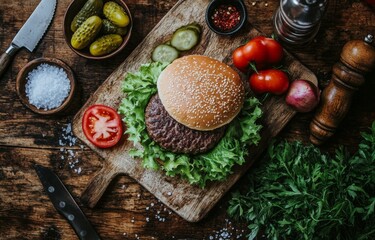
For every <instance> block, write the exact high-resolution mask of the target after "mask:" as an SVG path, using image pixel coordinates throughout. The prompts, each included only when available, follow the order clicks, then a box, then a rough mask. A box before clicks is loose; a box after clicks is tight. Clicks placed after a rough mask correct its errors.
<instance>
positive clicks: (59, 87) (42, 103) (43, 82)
mask: <svg viewBox="0 0 375 240" xmlns="http://www.w3.org/2000/svg"><path fill="white" fill-rule="evenodd" d="M25 91H26V96H27V97H28V99H29V102H30V103H31V104H32V105H34V106H35V107H36V108H38V109H44V110H50V109H53V108H57V107H59V106H60V105H61V104H62V103H63V101H64V100H65V98H66V97H67V96H68V95H69V92H70V81H69V79H68V76H67V74H66V72H65V70H64V69H62V68H59V67H57V66H52V65H49V64H46V63H43V64H40V65H39V66H38V67H37V68H36V69H34V70H32V71H31V72H29V74H28V76H27V83H26V87H25Z"/></svg>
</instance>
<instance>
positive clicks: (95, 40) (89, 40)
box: [63, 0, 133, 60]
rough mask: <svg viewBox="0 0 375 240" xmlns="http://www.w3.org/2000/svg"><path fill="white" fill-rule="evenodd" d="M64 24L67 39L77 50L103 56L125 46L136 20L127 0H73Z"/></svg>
mask: <svg viewBox="0 0 375 240" xmlns="http://www.w3.org/2000/svg"><path fill="white" fill-rule="evenodd" d="M63 28H64V36H65V41H66V43H67V44H68V46H69V47H70V48H71V49H72V50H73V51H74V52H75V53H76V54H78V55H79V56H82V57H84V58H88V59H94V60H101V59H107V58H110V57H113V56H114V55H116V54H117V53H119V52H120V51H121V50H123V49H124V48H125V46H126V44H127V43H128V41H129V39H130V36H131V32H132V28H133V21H132V17H131V14H130V11H129V8H128V6H127V5H126V4H125V2H124V1H123V0H73V1H72V2H71V3H70V5H69V7H68V9H67V10H66V12H65V16H64V25H63Z"/></svg>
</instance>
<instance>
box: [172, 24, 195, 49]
mask: <svg viewBox="0 0 375 240" xmlns="http://www.w3.org/2000/svg"><path fill="white" fill-rule="evenodd" d="M198 41H199V34H198V33H197V32H196V31H195V30H192V29H189V28H186V29H179V30H177V31H176V32H174V33H173V36H172V40H171V45H172V46H173V47H175V48H176V49H177V50H179V51H186V50H190V49H192V48H193V47H194V46H195V45H197V43H198Z"/></svg>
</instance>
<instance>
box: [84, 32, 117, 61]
mask: <svg viewBox="0 0 375 240" xmlns="http://www.w3.org/2000/svg"><path fill="white" fill-rule="evenodd" d="M121 43H122V37H121V36H120V35H119V34H109V35H104V36H102V37H100V38H98V39H97V40H96V41H95V42H93V43H92V44H91V45H90V53H91V55H93V56H103V55H106V54H108V53H111V52H113V51H114V50H116V49H117V48H118V47H120V45H121Z"/></svg>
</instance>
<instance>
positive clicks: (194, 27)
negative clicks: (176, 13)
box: [185, 23, 202, 34]
mask: <svg viewBox="0 0 375 240" xmlns="http://www.w3.org/2000/svg"><path fill="white" fill-rule="evenodd" d="M185 28H186V29H194V30H195V31H197V33H198V34H201V33H202V28H201V26H200V25H199V24H198V23H191V24H189V25H186V26H185Z"/></svg>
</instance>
